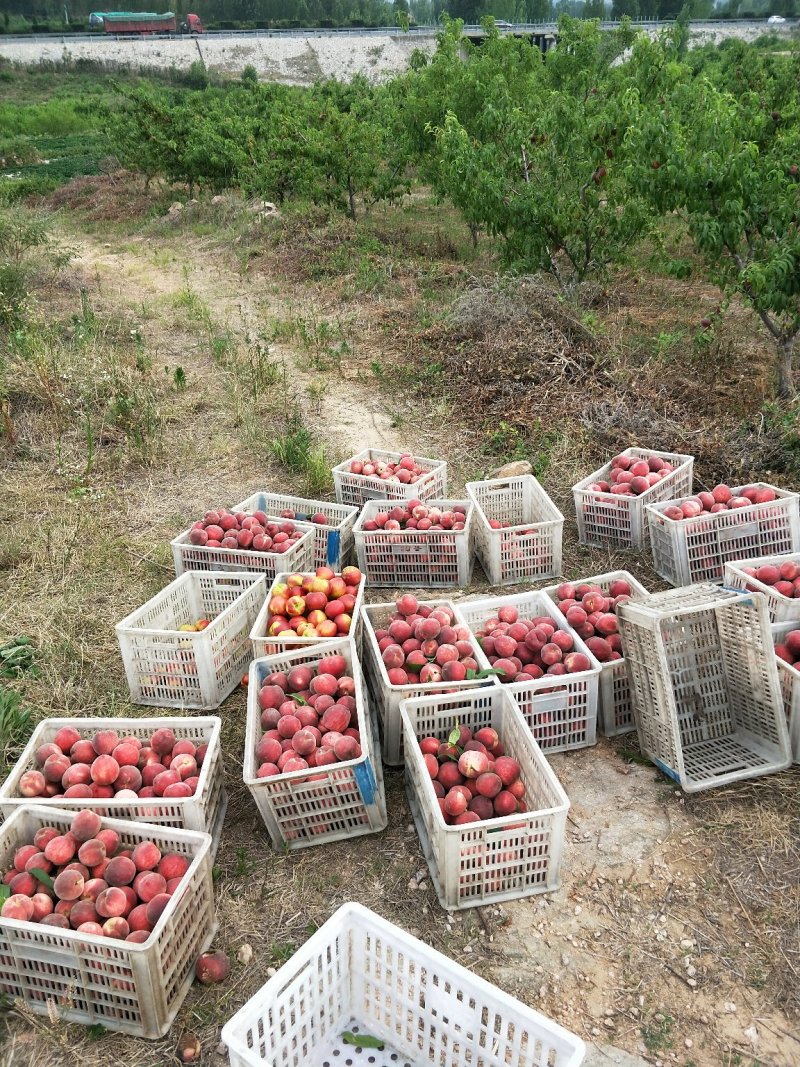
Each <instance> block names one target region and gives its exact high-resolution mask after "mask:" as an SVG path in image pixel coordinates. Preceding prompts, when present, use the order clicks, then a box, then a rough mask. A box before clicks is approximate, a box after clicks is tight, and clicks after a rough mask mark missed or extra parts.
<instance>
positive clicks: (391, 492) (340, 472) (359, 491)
mask: <svg viewBox="0 0 800 1067" xmlns="http://www.w3.org/2000/svg"><path fill="white" fill-rule="evenodd" d="M402 455H403V453H402V452H383V451H382V450H381V449H379V448H365V449H364V451H363V452H358V453H357V454H356V455H355V456H351V457H350V459H348V460H345V462H344V463H339V464H337V466H335V467H334V468H333V483H334V485H335V487H336V499H337V500H338V502H339V503H340V504H350V505H352V506H353V507H357V508H360V507H362V506H363V505H364V504H365V503H366V502H367V501H368V500H430V499H431V498H432V497H437V498H440V499H441V498H442V497H446V496H447V464H446V463H445V462H444V460H441V459H427V458H426V457H425V456H418V455H416V454H414V461H415V462H416V464H417V466H418V467H421V468H422V470H423V471H424V472H425V473H424V474H423V475H422V476H421V477H420V479H419V481H417V482H414V484H413V485H404V484H403V483H402V482H387V481H384V479H383V478H378V477H376V476H374V475H365V474H351V473H350V464H351V463H352V462H353V460H356V459H359V460H362V461H364V462H366V461H367V460H370V461H372V460H383V461H384V462H392V463H396V462H397V460H399V459H400V458H401V456H402Z"/></svg>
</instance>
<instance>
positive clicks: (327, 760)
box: [256, 655, 361, 778]
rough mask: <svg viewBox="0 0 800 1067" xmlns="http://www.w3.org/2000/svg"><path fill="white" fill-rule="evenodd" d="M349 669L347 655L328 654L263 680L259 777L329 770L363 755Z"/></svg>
mask: <svg viewBox="0 0 800 1067" xmlns="http://www.w3.org/2000/svg"><path fill="white" fill-rule="evenodd" d="M346 670H347V661H346V660H345V658H344V656H338V655H336V656H325V657H324V658H323V659H321V660H320V661H319V663H318V664H317V666H316V667H293V668H292V669H291V670H290V671H288V672H287V671H275V672H274V673H272V674H269V675H268V676H267V677H266V678H265V679H264V681H263V683H262V685H261V688H260V689H259V691H258V704H259V707H260V708H261V728H262V730H264V731H265V732H264V734H263V736H262V737H261V740H260V741H259V742H258V745H257V746H256V760H257V761H258V764H259V767H258V770H257V772H256V777H258V778H272V777H274V776H275V775H276V774H289V773H290V772H291V771H305V770H308V769H309V768H310V767H326V766H328V765H329V764H331V763H340V762H343V761H345V760H351V759H356V758H357V757H358V756H360V755H361V737H360V734H359V731H358V729H357V728H356V727H357V725H358V720H357V718H356V683H355V681H354V679H353V678H351V677H350V676H349V675H347V674H345V671H346ZM351 722H353V723H355V726H351V725H350V723H351Z"/></svg>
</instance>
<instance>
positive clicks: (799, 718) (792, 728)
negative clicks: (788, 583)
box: [772, 621, 800, 763]
mask: <svg viewBox="0 0 800 1067" xmlns="http://www.w3.org/2000/svg"><path fill="white" fill-rule="evenodd" d="M790 630H800V621H789V622H778V623H773V626H772V640H773V642H774V643H775V644H776V645H779V644H780V643H781V641H782V640H783V638H784V637H785V636H786V635H787V634H788V633H789V631H790ZM775 658H776V660H777V663H778V679H779V680H780V684H781V695H782V696H783V709H784V711H785V712H786V726H787V729H788V731H789V744H790V746H791V749H792V762H793V763H800V671H798V670H796V669H795V668H794V667H793V666H792V665H791V663H787V662H786V661H785V660H782V659H778V658H777V656H776V657H775Z"/></svg>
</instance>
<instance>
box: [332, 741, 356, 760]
mask: <svg viewBox="0 0 800 1067" xmlns="http://www.w3.org/2000/svg"><path fill="white" fill-rule="evenodd" d="M333 753H334V755H335V756H336V758H337V759H338V760H342V761H344V760H351V759H357V758H358V757H359V756H360V755H361V746H360V745H359V743H358V742H357V741H356V740H355V738H353V737H347V736H343V737H340V738H339V740H338V741H337V742H336V743H335V744H334V746H333Z"/></svg>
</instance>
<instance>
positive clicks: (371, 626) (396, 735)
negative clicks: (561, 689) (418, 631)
mask: <svg viewBox="0 0 800 1067" xmlns="http://www.w3.org/2000/svg"><path fill="white" fill-rule="evenodd" d="M424 603H425V604H429V605H430V606H431V607H440V606H444V607H447V608H449V609H450V610H451V611H452V612H453V614H454V616H455V625H456V626H466V625H467V624H466V622H465V621H464V619H463V618H462V616H461V615H460V614H459V612H458V609H457V608H456V607H455V606H454V605H453V604H452V603H451V602H450V601H449V600H426V601H424ZM395 610H396V608H395V605H394V604H367V605H365V606H364V609H363V620H364V622H363V637H362V647H363V653H362V666H363V668H364V677H365V678H366V680H367V685H368V687H369V693H370V697H371V698H372V706H373V708H374V710H375V713H376V715H377V717H378V724H379V726H380V735H381V753H382V756H383V762H384V763H386V764H388V765H390V766H394V767H397V766H400V767H401V766H402V765H403V731H402V728H401V726H400V704H401V702H402V701H403V700H408V699H410V698H411V697H422V696H431V695H432V694H434V693H452V692H455V691H456V690H461V689H474V688H477V687H479V686H483V685H494V684H495V679H494V676H490V677H484V678H478V677H476V678H472V679H467V680H465V681H463V682H414V683H411V684H409V685H392V683H391V682H390V681H389V675H388V673H387V671H386V665H385V664H384V662H383V659H382V657H381V652H380V648H379V647H378V640H377V638H376V637H375V631H376V630H380V629H382V628H383V627H384V626H385V625H388V622H389V616H390V615H392V614H393V613H394V611H395ZM473 644H474V646H475V662H476V663H477V664H478V666H479V667H480V666H481V665H482V661H481V659H480V648H479V646H478V643H477V641H475V640H474V639H473Z"/></svg>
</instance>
